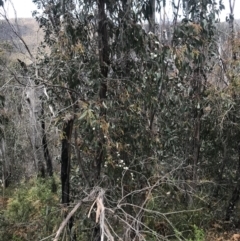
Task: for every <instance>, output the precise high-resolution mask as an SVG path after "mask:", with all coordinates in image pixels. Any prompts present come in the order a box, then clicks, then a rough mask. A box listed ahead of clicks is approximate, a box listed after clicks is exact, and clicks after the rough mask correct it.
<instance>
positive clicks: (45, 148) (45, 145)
mask: <svg viewBox="0 0 240 241" xmlns="http://www.w3.org/2000/svg"><path fill="white" fill-rule="evenodd" d="M41 122H42V123H41V125H42V146H43V154H44V158H45V161H46V166H47V173H48V175H49V176H50V177H52V175H53V167H52V159H51V156H50V153H49V149H48V143H47V137H46V128H45V120H44V105H43V103H42V120H41Z"/></svg>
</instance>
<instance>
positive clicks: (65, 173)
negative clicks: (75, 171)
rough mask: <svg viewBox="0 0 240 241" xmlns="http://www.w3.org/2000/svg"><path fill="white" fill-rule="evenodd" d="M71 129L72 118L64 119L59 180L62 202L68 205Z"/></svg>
mask: <svg viewBox="0 0 240 241" xmlns="http://www.w3.org/2000/svg"><path fill="white" fill-rule="evenodd" d="M72 129H73V118H72V119H71V120H68V121H66V123H64V126H63V139H62V154H61V182H62V204H65V205H69V201H70V199H69V194H70V185H69V180H70V162H71V136H72Z"/></svg>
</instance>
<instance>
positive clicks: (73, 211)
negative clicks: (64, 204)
mask: <svg viewBox="0 0 240 241" xmlns="http://www.w3.org/2000/svg"><path fill="white" fill-rule="evenodd" d="M98 191H99V189H98V188H96V189H94V190H93V191H92V192H91V193H90V194H89V195H88V196H87V197H85V198H84V199H83V200H81V201H79V202H78V203H77V204H76V205H75V207H74V208H73V209H72V211H71V212H70V213H69V214H68V215H67V217H66V218H65V219H64V220H63V221H62V223H61V225H60V227H59V229H58V231H57V233H56V236H55V238H54V239H53V241H58V239H59V236H60V234H61V233H62V231H63V229H64V227H65V226H66V225H67V223H68V221H69V220H70V218H71V217H72V216H73V214H74V213H75V212H76V211H77V210H78V208H79V207H80V206H81V205H82V203H83V202H88V201H91V200H92V199H93V198H96V195H95V194H96V193H97V192H98Z"/></svg>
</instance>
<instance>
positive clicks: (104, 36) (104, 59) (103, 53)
mask: <svg viewBox="0 0 240 241" xmlns="http://www.w3.org/2000/svg"><path fill="white" fill-rule="evenodd" d="M98 15H99V22H98V38H99V39H98V48H99V64H100V70H101V77H102V80H101V83H100V89H99V98H100V101H101V102H103V101H104V99H106V98H107V83H106V78H107V76H108V70H109V64H110V60H109V46H108V32H107V17H106V13H105V0H99V1H98ZM100 118H104V119H105V118H106V109H105V108H104V107H103V106H101V109H100ZM103 148H104V136H103V135H102V136H101V137H100V140H99V143H98V148H97V151H96V158H95V167H96V170H95V171H96V172H95V173H96V175H95V180H96V181H97V180H98V179H99V177H100V173H101V166H102V163H103V159H104V155H103Z"/></svg>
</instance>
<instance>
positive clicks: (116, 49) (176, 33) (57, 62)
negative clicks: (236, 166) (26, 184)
mask: <svg viewBox="0 0 240 241" xmlns="http://www.w3.org/2000/svg"><path fill="white" fill-rule="evenodd" d="M34 2H35V3H37V4H38V6H39V7H40V8H42V7H43V6H42V3H41V1H37V0H35V1H34ZM105 3H106V12H107V19H106V20H105V24H107V35H108V47H109V53H110V57H109V58H110V63H105V64H106V65H107V67H108V77H107V78H105V77H104V76H102V75H101V71H100V64H99V55H98V54H99V51H100V50H101V49H98V48H99V47H98V36H99V31H100V30H99V29H98V21H99V20H98V18H97V10H96V9H97V1H77V3H76V5H75V6H70V2H68V1H66V4H67V5H66V6H65V11H66V15H65V18H64V21H65V22H64V23H60V16H61V13H62V12H61V11H62V8H61V6H60V5H59V3H57V4H55V5H49V6H48V8H47V9H44V10H45V12H44V14H46V15H41V14H37V13H36V18H37V20H38V21H39V23H40V25H41V26H42V27H43V29H44V31H45V44H48V46H49V47H50V54H49V55H43V56H41V57H42V58H39V62H38V65H39V66H40V67H42V68H43V69H47V71H45V73H43V76H41V78H42V79H43V80H44V81H47V83H49V86H52V93H51V96H50V98H52V99H53V100H54V102H55V106H56V108H58V109H59V110H61V112H59V115H58V116H57V118H56V124H57V125H59V126H61V125H62V123H63V121H64V120H67V119H69V117H71V114H72V113H74V115H75V130H76V136H77V138H76V144H77V147H78V148H79V151H80V154H81V160H80V161H81V165H80V166H79V163H78V161H79V160H77V157H76V156H75V153H74V154H73V155H72V157H73V158H72V160H73V162H72V166H71V167H72V179H71V180H72V182H71V190H72V194H73V195H75V197H76V198H77V199H80V198H82V197H83V193H82V192H79V190H80V189H81V190H82V188H84V187H85V185H86V184H87V183H90V184H91V183H93V179H94V168H95V166H94V165H95V163H94V160H95V158H96V155H98V153H96V150H97V148H98V147H99V146H98V145H99V140H102V139H103V138H104V142H102V143H104V145H103V147H102V153H101V154H102V155H104V163H102V173H101V176H102V179H101V180H99V185H101V186H102V187H104V188H106V189H107V190H108V195H107V196H106V198H107V200H106V205H107V206H109V207H111V208H115V209H116V213H117V215H118V217H121V218H122V217H123V216H124V212H126V213H127V214H128V215H132V216H134V217H137V218H139V216H141V215H139V216H138V212H139V211H140V209H139V208H138V207H137V206H141V205H143V204H145V205H146V203H148V202H151V201H153V200H154V201H155V205H151V209H153V210H154V211H156V212H155V213H154V215H151V214H150V213H151V212H149V213H148V211H149V210H147V211H146V212H142V213H141V214H142V215H145V217H148V222H149V223H153V220H154V219H155V218H156V219H160V218H161V219H163V220H164V217H163V216H161V213H162V212H165V211H167V212H170V211H173V210H174V211H176V210H179V209H180V210H181V209H188V208H190V209H192V208H194V207H197V206H201V207H206V206H207V205H206V204H207V202H208V201H210V200H209V199H210V197H211V195H212V194H213V192H212V185H209V186H207V185H205V182H204V181H209V182H210V181H212V182H217V180H218V177H219V172H218V168H216V166H218V165H219V162H220V161H219V158H222V155H223V151H222V148H221V144H222V143H221V142H222V140H225V134H224V135H223V134H222V133H226V132H223V130H224V131H227V129H228V128H231V130H238V126H237V125H235V124H233V123H232V121H231V119H230V116H228V117H229V118H226V119H220V118H222V117H224V114H225V113H226V112H227V113H228V114H231V115H234V116H235V114H234V113H232V112H230V111H229V112H228V110H229V108H230V109H232V108H233V107H231V106H232V105H231V104H230V106H228V107H225V104H227V100H226V99H223V98H221V94H220V95H218V96H215V95H217V94H216V92H215V90H214V88H213V89H211V88H210V87H209V85H208V82H209V80H208V77H209V74H210V73H211V71H212V69H213V66H214V62H216V52H217V46H216V36H215V34H216V29H215V23H216V21H217V13H218V10H216V9H215V8H212V7H211V4H212V1H210V0H209V1H204V2H203V1H189V4H188V12H189V14H186V16H185V17H184V19H183V20H182V21H180V22H179V23H177V24H176V26H174V28H173V33H172V41H171V42H170V43H169V44H165V43H164V42H161V41H160V40H159V39H158V37H157V35H155V34H152V33H147V32H145V31H144V30H143V28H142V26H141V24H140V23H141V22H140V20H143V18H146V19H147V18H148V17H147V16H146V12H144V11H143V9H144V10H146V9H147V7H146V3H145V1H132V2H130V3H129V4H127V3H126V1H111V2H110V1H106V2H105ZM163 4H164V3H163ZM161 6H162V5H161ZM43 8H44V7H43ZM72 8H74V9H72ZM102 81H105V82H106V83H107V88H108V89H107V98H106V100H104V101H103V102H101V101H100V100H99V96H98V91H99V86H100V83H101V82H102ZM220 92H221V91H220ZM212 95H213V96H215V97H214V98H213V97H212ZM72 99H74V100H75V101H76V102H75V103H72V102H71V100H72ZM229 99H231V97H230V98H229ZM218 102H220V104H219V106H218V107H219V109H218V108H217V107H216V106H215V104H216V103H218ZM209 106H210V108H211V109H212V111H210V112H209V113H205V112H204V111H205V110H206V108H208V107H209ZM233 106H234V103H233ZM72 107H74V108H72ZM103 108H104V109H105V111H106V118H103V116H102V115H101V110H102V109H103ZM221 120H223V122H221ZM226 120H228V121H226ZM220 124H223V125H222V126H223V127H224V128H225V129H222V128H218V127H219V125H220ZM235 128H236V129H235ZM227 133H228V138H227V140H229V141H230V140H231V139H232V138H234V139H235V138H236V136H235V134H233V131H232V132H229V131H228V132H227ZM237 133H238V132H237ZM63 135H64V134H63ZM234 148H235V146H234V144H229V155H231V157H232V158H233V159H234V160H236V156H235V155H234ZM83 170H84V172H85V173H86V174H87V175H85V176H84V174H83V173H84V172H83ZM232 171H233V170H232V169H231V170H230V169H229V172H232ZM85 178H88V182H86V180H85ZM200 180H201V181H200ZM202 182H203V183H204V184H202ZM153 185H155V186H154V187H155V189H154V188H153V189H150V187H152V186H153ZM137 190H142V191H137ZM143 190H144V191H143ZM146 190H147V193H146ZM129 193H132V194H131V195H128V196H127V197H126V198H124V199H122V202H126V204H125V206H124V208H123V209H120V208H116V203H117V202H118V201H119V200H121V198H122V197H123V196H124V195H126V194H129ZM206 194H207V195H208V196H207V197H206V196H205V195H206ZM168 195H169V196H168ZM159 196H160V197H161V198H159ZM208 198H209V199H208ZM169 200H171V202H169ZM145 202H146V203H145ZM118 204H119V203H118ZM120 204H122V203H120ZM133 204H134V205H136V206H134V207H133V206H132V205H133ZM118 207H119V206H118ZM204 214H205V213H204ZM176 216H177V215H175V216H174V215H171V217H170V218H169V219H168V221H169V223H168V224H169V225H170V226H171V225H172V226H171V228H170V230H169V232H172V231H173V226H177V225H178V226H179V227H180V229H187V225H188V224H186V225H185V223H184V225H182V223H181V222H179V218H181V217H180V216H177V217H179V218H178V220H177V219H176ZM182 217H183V215H182ZM190 217H191V218H194V220H195V221H196V222H200V220H201V219H202V216H201V215H200V214H198V213H197V214H195V215H192V213H187V214H186V215H185V216H184V217H183V218H184V221H185V222H187V220H189V218H190ZM204 217H205V218H207V217H206V216H204ZM139 219H140V218H139ZM144 222H146V223H147V221H144ZM171 222H172V223H173V224H172V223H171ZM132 225H135V224H132ZM113 226H114V222H113ZM114 228H116V227H114ZM150 228H151V229H153V230H154V231H156V232H160V231H159V230H157V227H150ZM118 231H119V233H120V232H122V234H123V233H124V230H118ZM180 231H182V230H180ZM122 234H119V235H122ZM158 235H159V234H156V235H155V237H157V238H159V236H158Z"/></svg>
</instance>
